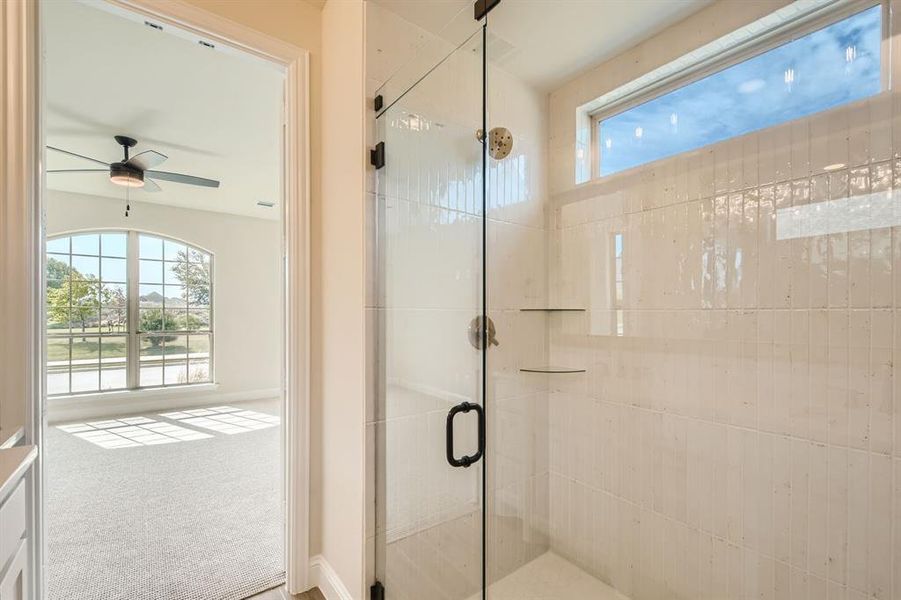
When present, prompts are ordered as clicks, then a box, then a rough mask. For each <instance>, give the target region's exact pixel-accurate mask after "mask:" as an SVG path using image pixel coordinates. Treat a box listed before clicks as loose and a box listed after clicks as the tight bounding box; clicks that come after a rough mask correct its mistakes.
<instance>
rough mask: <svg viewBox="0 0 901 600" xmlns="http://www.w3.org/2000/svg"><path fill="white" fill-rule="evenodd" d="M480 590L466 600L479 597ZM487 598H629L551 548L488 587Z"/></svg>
mask: <svg viewBox="0 0 901 600" xmlns="http://www.w3.org/2000/svg"><path fill="white" fill-rule="evenodd" d="M480 597H481V595H480V594H476V595H475V596H472V597H471V598H470V599H469V600H479V599H480ZM488 600H629V597H628V596H624V595H623V594H621V593H619V592H617V591H616V590H615V589H613V588H612V587H610V586H609V585H607V584H606V583H604V582H602V581H600V580H599V579H595V578H594V577H592V576H591V575H589V574H588V573H586V572H585V571H583V570H582V569H580V568H579V567H577V566H575V565H574V564H572V563H570V562H569V561H567V560H566V559H564V558H561V557H560V556H557V555H556V554H554V553H553V552H546V553H545V554H542V555H541V556H539V557H538V558H536V559H535V560H533V561H532V562H530V563H527V564H525V565H523V566H522V567H520V568H519V569H517V570H516V571H513V572H512V573H510V574H509V575H507V576H506V577H504V578H503V579H501V580H499V581H496V582H494V583H493V584H491V586H489V588H488Z"/></svg>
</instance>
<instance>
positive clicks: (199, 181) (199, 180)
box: [144, 171, 219, 188]
mask: <svg viewBox="0 0 901 600" xmlns="http://www.w3.org/2000/svg"><path fill="white" fill-rule="evenodd" d="M144 175H145V176H147V177H153V178H154V179H164V180H166V181H174V182H175V183H186V184H188V185H201V186H203V187H211V188H217V187H219V182H218V181H216V180H215V179H204V178H203V177H194V176H193V175H182V174H181V173H169V172H167V171H145V172H144Z"/></svg>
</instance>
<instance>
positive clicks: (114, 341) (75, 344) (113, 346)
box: [47, 337, 197, 361]
mask: <svg viewBox="0 0 901 600" xmlns="http://www.w3.org/2000/svg"><path fill="white" fill-rule="evenodd" d="M56 339H58V340H61V341H60V343H59V344H54V343H53V340H49V341H48V343H47V360H48V361H56V360H66V361H67V360H69V347H68V344H66V343H65V342H66V341H68V340H67V339H66V338H56ZM127 346H128V342H127V340H126V338H124V337H123V338H103V341H102V342H100V343H98V342H97V338H94V339H87V340H84V341H82V339H81V338H74V339H73V340H72V358H71V360H81V359H89V358H94V359H96V358H98V356H99V354H98V350H101V351H102V352H103V356H104V357H105V358H115V357H122V358H124V357H125V355H126V351H127ZM196 351H197V350H196V349H195V352H196ZM187 353H188V347H187V346H186V345H185V344H184V343H181V344H169V345H167V346H166V354H187ZM162 355H163V347H162V346H147V347H144V348H142V349H141V356H162Z"/></svg>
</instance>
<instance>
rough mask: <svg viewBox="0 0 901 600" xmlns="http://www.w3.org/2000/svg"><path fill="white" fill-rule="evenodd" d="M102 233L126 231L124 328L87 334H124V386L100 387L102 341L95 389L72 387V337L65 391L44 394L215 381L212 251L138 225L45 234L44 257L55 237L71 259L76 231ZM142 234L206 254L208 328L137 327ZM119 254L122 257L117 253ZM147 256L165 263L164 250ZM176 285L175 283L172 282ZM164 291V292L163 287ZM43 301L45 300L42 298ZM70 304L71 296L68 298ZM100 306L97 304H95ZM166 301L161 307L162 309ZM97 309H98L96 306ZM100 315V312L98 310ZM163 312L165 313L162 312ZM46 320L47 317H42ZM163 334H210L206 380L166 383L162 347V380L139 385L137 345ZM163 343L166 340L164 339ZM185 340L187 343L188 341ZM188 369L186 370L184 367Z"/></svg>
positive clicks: (108, 391)
mask: <svg viewBox="0 0 901 600" xmlns="http://www.w3.org/2000/svg"><path fill="white" fill-rule="evenodd" d="M103 234H124V235H126V252H125V257H124V260H125V261H126V265H125V266H126V281H125V282H124V284H125V288H126V305H125V306H126V315H127V317H126V319H127V323H126V329H125V331H124V332H115V333H107V334H104V333H102V332H97V333H94V334H90V335H89V336H86V337H97V338H99V339H101V340H102V339H103V338H104V337H124V338H125V339H126V347H127V351H126V374H125V379H126V384H125V387H117V388H112V389H103V388H102V375H101V373H102V364H101V363H100V361H102V357H103V353H102V341H101V343H100V348H98V387H97V389H96V390H85V391H77V392H75V391H72V369H71V360H72V355H71V352H72V350H71V348H72V345H71V341H70V344H69V361H70V366H69V384H68V391H67V392H64V393H58V394H50V393H48V394H47V397H48V398H50V399H57V398H65V397H70V396H89V395H99V394H116V393H122V392H140V391H144V390H158V389H162V388H173V387H176V388H177V387H189V386H204V385H210V384H215V382H216V371H215V364H216V363H215V355H216V351H215V344H216V341H215V340H216V336H215V315H214V311H215V285H214V281H215V254H214V253H213V252H212V251H210V250H208V249H206V248H203V247H202V246H198V245H196V244H193V243H191V242H188V241H186V240H182V239H179V238H175V237H172V236H168V235H162V234H159V233H156V232H152V231H144V230H139V229H88V230H75V231H67V232H62V233H58V234H54V235H48V236H47V237H46V242H45V244H44V250H43V251H44V255H45V257H49V256H50V255H51V254H56V253H52V252H48V250H47V245H48V244H49V243H50V242H51V241H54V240H58V239H69V240H70V242H69V257H70V260H71V256H72V255H73V253H72V243H71V238H72V237H75V236H79V235H97V236H102V235H103ZM141 236H148V237H152V238H156V239H159V240H160V242H161V244H165V242H166V241H169V242H174V243H177V244H180V245H183V246H185V247H186V248H187V249H189V250H195V251H197V252H200V253H202V254H203V255H205V256H207V257H209V327H208V328H207V329H202V330H196V329H195V330H189V329H179V330H175V329H172V330H166V329H164V330H160V331H143V330H142V329H141V328H140V286H141V281H140V261H141V260H142V259H141V256H140V238H141ZM102 255H103V253H102V247H101V248H100V249H99V250H98V261H100V258H99V257H101V256H102ZM120 258H121V257H120ZM149 260H158V261H159V262H160V263H163V264H164V265H165V263H166V260H165V254H163V256H162V257H161V258H159V259H149ZM70 268H71V262H70ZM43 277H44V278H45V280H46V277H47V274H46V269H45V271H44V274H43ZM100 277H102V268H101V273H100V274H99V276H98V279H99V281H100V283H101V284H102V279H100ZM163 281H165V271H164V275H163ZM144 285H154V284H144ZM163 285H164V284H160V287H163ZM172 285H175V284H172ZM163 289H164V292H165V288H163ZM45 305H46V301H45ZM70 305H71V299H70ZM98 306H99V305H98ZM164 307H165V302H164V304H163V306H162V307H161V308H160V310H164ZM98 310H99V309H98ZM186 312H187V314H190V305H187V306H186ZM100 314H101V315H102V312H100ZM164 314H165V313H164ZM45 321H46V319H45ZM154 334H156V335H164V336H170V335H171V336H186V338H185V339H186V340H190V337H187V336H191V335H197V336H206V337H208V338H209V357H208V370H209V376H208V378H207V379H206V380H205V381H198V382H191V381H186V382H185V383H166V378H165V351H163V354H162V355H161V356H162V357H163V365H162V368H163V374H162V375H161V382H160V383H159V384H154V385H145V386H142V385H141V384H140V378H141V373H140V369H141V356H140V345H141V340H142V339H144V338H146V337H149V336H152V335H154ZM44 336H45V338H46V339H47V340H50V339H51V338H58V339H69V340H72V339H73V338H74V337H79V335H78V334H77V333H73V332H72V331H71V327H69V329H68V333H66V334H50V333H49V331H48V328H47V327H46V325H45V327H44ZM164 343H165V342H164ZM188 343H190V342H189V341H188ZM185 365H186V370H189V369H190V358H187V357H186V362H185ZM44 368H45V370H46V369H47V364H46V360H45V365H44ZM187 372H189V371H187Z"/></svg>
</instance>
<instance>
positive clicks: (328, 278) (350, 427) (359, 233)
mask: <svg viewBox="0 0 901 600" xmlns="http://www.w3.org/2000/svg"><path fill="white" fill-rule="evenodd" d="M363 13H364V7H363V2H362V0H340V1H339V0H332V1H330V2H327V3H326V5H325V7H324V8H323V11H322V88H321V90H319V91H320V93H321V100H322V130H323V132H324V135H323V140H322V205H321V220H320V223H319V225H320V227H321V240H322V246H321V252H322V254H321V256H322V263H321V280H320V288H319V291H320V294H321V296H320V298H319V301H320V302H321V304H320V314H321V324H320V325H321V351H322V354H321V380H320V381H321V394H322V395H321V413H322V414H321V419H322V420H321V427H322V429H321V435H322V444H321V453H322V454H321V456H322V464H321V469H322V473H321V482H320V486H319V493H320V494H321V524H320V525H321V536H322V540H321V541H322V545H321V549H320V552H321V555H322V558H323V559H324V560H325V561H327V562H328V564H330V565H331V567H332V568H333V569H334V572H335V573H336V574H337V577H338V578H340V580H341V582H343V585H344V586H345V587H346V593H347V594H349V596H350V597H351V598H354V599H355V600H357V599H359V600H362V598H363V597H364V596H365V595H366V594H368V591H367V589H368V583H367V582H366V581H365V580H364V564H363V555H364V542H365V537H364V516H363V503H364V501H363V498H364V489H365V488H364V482H365V473H364V460H365V457H364V453H363V448H364V433H365V406H364V400H365V399H364V379H365V370H364V338H365V326H364V310H363V309H364V301H365V298H364V282H363V280H364V270H363V264H364V232H363V219H364V206H363V191H364V187H363V186H364V174H365V164H366V163H365V156H364V152H365V149H364V142H365V139H364V121H363V115H364V110H365V109H364V105H363V99H364V89H363V85H364V79H363V78H364V66H363V47H364V46H363V44H364V14H363ZM314 92H315V90H314Z"/></svg>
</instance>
